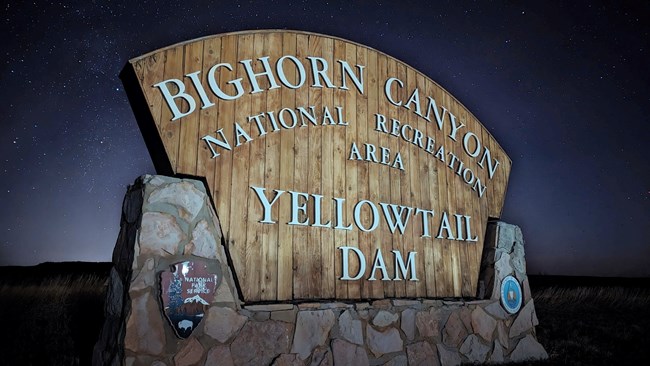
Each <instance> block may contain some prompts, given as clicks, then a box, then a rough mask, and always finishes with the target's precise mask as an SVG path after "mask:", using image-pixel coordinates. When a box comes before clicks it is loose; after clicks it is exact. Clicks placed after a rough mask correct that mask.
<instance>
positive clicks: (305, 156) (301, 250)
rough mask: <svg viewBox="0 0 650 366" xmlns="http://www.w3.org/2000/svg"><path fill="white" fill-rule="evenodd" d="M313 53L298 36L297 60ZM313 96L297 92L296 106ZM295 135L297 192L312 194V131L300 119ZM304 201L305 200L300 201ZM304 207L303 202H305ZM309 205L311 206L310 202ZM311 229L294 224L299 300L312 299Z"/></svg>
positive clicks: (303, 216)
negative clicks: (310, 161) (310, 185)
mask: <svg viewBox="0 0 650 366" xmlns="http://www.w3.org/2000/svg"><path fill="white" fill-rule="evenodd" d="M308 51H309V39H308V36H307V35H305V34H298V35H297V36H296V57H297V58H298V59H301V60H302V59H304V58H305V57H306V56H307V52H308ZM308 104H309V94H308V90H307V89H306V88H299V89H297V90H296V106H301V107H307V105H308ZM293 130H294V133H295V136H294V164H295V168H294V169H295V175H294V177H293V189H294V190H295V191H296V192H309V182H308V171H309V144H308V143H305V141H309V131H308V127H307V126H306V125H302V124H301V122H300V118H298V120H297V126H296V127H295V128H294V129H293ZM299 202H301V201H299ZM301 204H302V202H301ZM307 206H309V204H308V203H307ZM308 219H309V218H308V217H307V214H305V213H304V212H299V215H298V221H299V222H305V221H307V220H308ZM309 230H310V227H308V226H300V225H294V228H293V293H294V297H295V298H297V299H307V298H309V289H310V288H311V280H312V278H311V265H312V263H313V262H312V261H313V257H312V256H311V253H310V251H311V250H312V249H313V248H310V247H309V246H308V245H307V240H308V231H309Z"/></svg>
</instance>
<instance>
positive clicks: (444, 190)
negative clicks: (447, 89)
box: [427, 81, 454, 296]
mask: <svg viewBox="0 0 650 366" xmlns="http://www.w3.org/2000/svg"><path fill="white" fill-rule="evenodd" d="M427 89H428V93H427V95H430V96H431V97H432V98H433V99H434V100H435V101H436V102H437V103H438V104H440V103H441V102H442V91H441V90H440V88H439V87H438V85H436V84H435V83H433V82H431V81H429V82H428V87H427ZM438 107H439V108H440V106H438ZM431 118H433V116H432V117H431ZM427 131H428V134H429V135H431V136H434V138H435V140H436V141H438V144H437V148H436V155H437V153H438V151H439V149H440V147H443V148H444V156H443V157H442V159H443V160H444V161H441V160H440V158H439V157H435V156H434V157H435V160H434V163H435V165H436V169H435V170H434V172H435V174H434V177H431V179H432V180H433V181H435V180H437V184H436V186H435V189H436V192H433V193H432V194H433V195H436V196H437V203H438V205H437V208H438V210H437V212H438V216H437V218H438V219H437V220H436V223H438V224H439V223H440V222H441V220H442V215H443V210H444V211H447V210H448V208H449V202H450V200H449V194H448V191H449V186H448V181H447V177H448V173H449V171H448V167H447V164H446V163H445V161H446V159H447V149H448V143H446V141H445V140H446V135H445V132H444V131H443V130H440V129H439V128H438V126H437V125H436V122H435V121H432V122H431V123H429V124H428V125H427ZM432 188H433V187H432ZM438 224H437V225H436V227H439V225H438ZM439 232H440V229H439V228H437V229H436V230H435V232H434V233H433V234H432V236H433V237H434V238H436V249H437V251H436V254H438V255H436V256H435V271H436V289H437V290H438V291H437V294H438V296H454V283H453V276H452V273H451V271H452V263H453V261H452V255H453V253H452V251H451V242H450V240H448V239H440V238H437V236H438V234H439Z"/></svg>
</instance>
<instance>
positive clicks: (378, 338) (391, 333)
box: [366, 324, 403, 357]
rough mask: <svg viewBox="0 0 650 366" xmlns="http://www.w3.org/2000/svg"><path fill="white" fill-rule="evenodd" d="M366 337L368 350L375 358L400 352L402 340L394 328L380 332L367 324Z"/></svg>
mask: <svg viewBox="0 0 650 366" xmlns="http://www.w3.org/2000/svg"><path fill="white" fill-rule="evenodd" d="M366 337H367V342H368V348H369V349H370V351H371V352H372V353H373V354H374V355H375V357H381V355H383V354H386V353H391V352H399V351H401V350H402V346H403V342H402V338H401V337H400V335H399V331H398V330H397V329H395V328H390V329H388V330H386V331H383V332H380V331H377V330H375V329H374V328H373V327H372V326H371V325H370V324H368V325H367V326H366Z"/></svg>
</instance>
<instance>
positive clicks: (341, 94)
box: [332, 39, 348, 299]
mask: <svg viewBox="0 0 650 366" xmlns="http://www.w3.org/2000/svg"><path fill="white" fill-rule="evenodd" d="M343 59H345V43H344V42H343V41H341V40H338V39H335V40H334V60H343ZM332 75H333V79H332V80H341V69H340V68H338V67H333V73H332ZM334 106H335V107H345V91H344V90H341V89H335V90H334ZM333 113H334V111H333ZM332 128H334V197H339V198H343V197H345V179H346V176H345V162H346V159H347V157H346V156H345V155H346V152H347V149H348V146H345V142H346V141H345V134H346V131H345V128H346V127H343V126H332ZM341 224H342V225H346V224H347V223H346V222H345V221H344V222H342V223H341ZM335 225H336V224H335ZM345 234H346V232H345V231H343V230H338V229H335V230H334V242H335V243H336V247H337V250H336V259H335V262H334V264H335V271H336V297H337V298H339V299H347V298H348V281H343V280H341V279H340V278H341V277H342V276H343V269H342V264H343V257H342V255H341V250H339V249H338V248H339V247H342V246H346V245H347V244H348V243H347V242H346V235H345Z"/></svg>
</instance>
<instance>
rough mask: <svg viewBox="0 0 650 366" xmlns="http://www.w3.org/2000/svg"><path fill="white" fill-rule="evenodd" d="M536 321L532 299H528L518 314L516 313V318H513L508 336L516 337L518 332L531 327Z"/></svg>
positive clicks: (520, 332) (525, 330)
mask: <svg viewBox="0 0 650 366" xmlns="http://www.w3.org/2000/svg"><path fill="white" fill-rule="evenodd" d="M538 323H539V321H538V320H537V315H535V305H534V304H533V300H530V301H529V302H528V303H527V304H526V305H525V306H524V307H523V309H521V310H520V311H519V315H517V318H515V321H514V322H513V323H512V326H511V327H510V333H509V334H508V336H509V337H510V338H516V337H518V336H519V335H520V334H522V333H524V332H527V331H528V330H530V329H532V328H533V326H535V325H537V324H538Z"/></svg>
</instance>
